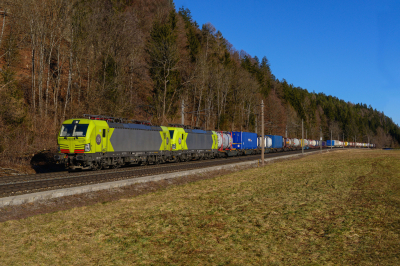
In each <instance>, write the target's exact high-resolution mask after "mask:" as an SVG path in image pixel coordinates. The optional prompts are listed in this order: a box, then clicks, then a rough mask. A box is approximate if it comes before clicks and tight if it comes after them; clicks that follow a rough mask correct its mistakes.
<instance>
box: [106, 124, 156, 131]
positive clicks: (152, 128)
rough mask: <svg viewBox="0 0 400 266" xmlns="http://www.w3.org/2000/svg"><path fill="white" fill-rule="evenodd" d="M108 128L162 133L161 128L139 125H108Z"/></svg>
mask: <svg viewBox="0 0 400 266" xmlns="http://www.w3.org/2000/svg"><path fill="white" fill-rule="evenodd" d="M108 126H109V127H111V128H131V129H142V130H156V131H162V128H161V127H159V126H146V125H141V124H122V123H108Z"/></svg>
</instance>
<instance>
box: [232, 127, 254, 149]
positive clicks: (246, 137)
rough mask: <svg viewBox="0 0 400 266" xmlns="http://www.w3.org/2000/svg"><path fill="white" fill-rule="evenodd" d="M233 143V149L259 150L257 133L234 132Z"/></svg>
mask: <svg viewBox="0 0 400 266" xmlns="http://www.w3.org/2000/svg"><path fill="white" fill-rule="evenodd" d="M232 141H233V144H232V148H234V149H237V150H250V149H257V134H256V133H251V132H242V131H232Z"/></svg>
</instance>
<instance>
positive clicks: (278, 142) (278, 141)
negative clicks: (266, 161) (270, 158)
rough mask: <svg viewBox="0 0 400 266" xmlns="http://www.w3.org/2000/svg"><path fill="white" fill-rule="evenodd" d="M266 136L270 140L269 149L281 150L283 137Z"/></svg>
mask: <svg viewBox="0 0 400 266" xmlns="http://www.w3.org/2000/svg"><path fill="white" fill-rule="evenodd" d="M267 136H268V137H270V138H271V140H272V146H271V148H274V149H281V148H283V137H282V136H276V135H267Z"/></svg>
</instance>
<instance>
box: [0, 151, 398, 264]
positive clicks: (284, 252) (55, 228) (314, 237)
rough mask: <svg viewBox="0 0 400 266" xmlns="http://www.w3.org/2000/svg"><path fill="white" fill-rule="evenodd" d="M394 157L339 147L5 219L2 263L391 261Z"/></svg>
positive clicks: (394, 252)
mask: <svg viewBox="0 0 400 266" xmlns="http://www.w3.org/2000/svg"><path fill="white" fill-rule="evenodd" d="M399 159H400V153H399V151H382V150H374V151H371V150H369V151H367V150H361V149H358V150H355V149H351V150H349V149H346V150H342V151H336V152H330V153H325V154H323V155H320V154H316V155H310V156H307V157H303V158H301V159H299V160H291V161H283V162H279V163H275V164H271V165H268V166H266V167H264V168H255V169H251V170H245V171H239V172H236V173H233V174H229V175H225V176H221V177H217V178H213V179H209V180H203V181H199V182H195V183H190V184H186V185H180V186H175V187H170V188H167V189H165V190H161V191H158V192H156V193H150V194H148V195H142V196H138V197H133V198H126V199H121V200H119V201H114V202H103V203H98V204H96V205H93V206H86V207H79V208H73V209H71V210H68V211H60V212H56V213H49V214H45V215H38V216H33V217H30V218H27V219H23V220H17V221H8V222H3V223H0V237H1V239H2V244H0V264H2V265H44V264H46V265H48V264H51V265H54V264H57V265H58V264H67V265H99V264H100V265H110V264H112V265H125V264H127V263H128V264H135V265H136V264H137V265H227V264H232V265H255V264H256V265H275V264H276V265H397V264H398V261H399V260H400V242H399V235H400V223H399V221H400V215H399V203H400V202H399V199H400V175H399V173H400V160H399ZM10 208H11V207H10Z"/></svg>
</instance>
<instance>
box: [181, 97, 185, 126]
mask: <svg viewBox="0 0 400 266" xmlns="http://www.w3.org/2000/svg"><path fill="white" fill-rule="evenodd" d="M184 124H185V100H182V125H184Z"/></svg>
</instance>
